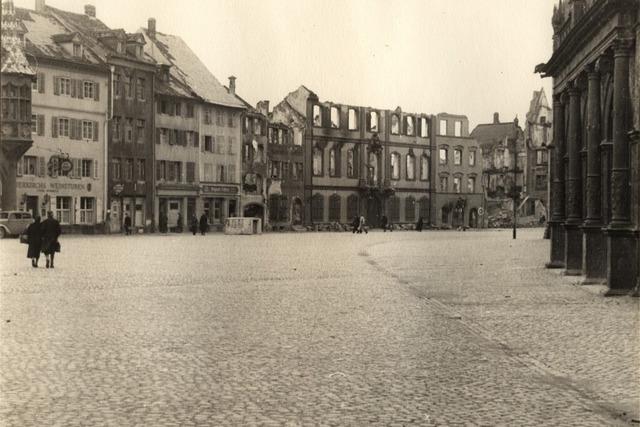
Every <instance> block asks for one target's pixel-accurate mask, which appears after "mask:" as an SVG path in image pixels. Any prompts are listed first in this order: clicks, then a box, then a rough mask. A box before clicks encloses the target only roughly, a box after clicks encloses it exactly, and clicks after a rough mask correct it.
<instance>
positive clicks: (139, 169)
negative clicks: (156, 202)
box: [136, 159, 147, 181]
mask: <svg viewBox="0 0 640 427" xmlns="http://www.w3.org/2000/svg"><path fill="white" fill-rule="evenodd" d="M136 179H137V180H138V181H145V180H146V179H147V172H146V169H145V161H144V159H137V160H136Z"/></svg>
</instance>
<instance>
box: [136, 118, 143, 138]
mask: <svg viewBox="0 0 640 427" xmlns="http://www.w3.org/2000/svg"><path fill="white" fill-rule="evenodd" d="M144 138H145V134H144V120H142V119H137V120H136V141H137V142H138V143H139V144H144Z"/></svg>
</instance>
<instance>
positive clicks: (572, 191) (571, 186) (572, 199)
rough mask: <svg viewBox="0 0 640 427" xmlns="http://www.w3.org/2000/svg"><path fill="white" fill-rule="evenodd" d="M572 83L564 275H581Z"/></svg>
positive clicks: (576, 104) (573, 90)
mask: <svg viewBox="0 0 640 427" xmlns="http://www.w3.org/2000/svg"><path fill="white" fill-rule="evenodd" d="M577 83H578V82H577V81H576V82H573V83H572V85H571V87H570V88H569V126H568V137H567V156H568V158H569V165H568V168H569V170H568V172H569V173H568V178H567V183H566V188H567V195H566V197H567V219H566V221H565V223H564V228H565V245H564V248H565V252H564V256H565V269H566V270H565V274H567V275H569V276H577V275H580V274H582V230H581V228H580V226H581V225H582V209H581V207H582V197H581V195H582V189H581V184H582V182H581V174H580V163H581V157H580V139H579V138H580V124H581V123H580V88H579V87H578V84H577Z"/></svg>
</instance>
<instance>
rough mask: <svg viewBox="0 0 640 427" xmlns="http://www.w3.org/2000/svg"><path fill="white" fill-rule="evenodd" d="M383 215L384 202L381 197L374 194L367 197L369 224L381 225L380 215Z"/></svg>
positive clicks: (372, 225) (371, 225)
mask: <svg viewBox="0 0 640 427" xmlns="http://www.w3.org/2000/svg"><path fill="white" fill-rule="evenodd" d="M381 216H382V203H381V202H380V199H379V198H377V197H375V196H373V197H370V198H368V199H367V224H368V225H369V227H371V228H377V227H380V217H381Z"/></svg>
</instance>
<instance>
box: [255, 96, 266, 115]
mask: <svg viewBox="0 0 640 427" xmlns="http://www.w3.org/2000/svg"><path fill="white" fill-rule="evenodd" d="M256 109H257V110H258V111H259V112H260V114H264V115H265V116H268V115H269V101H268V100H264V101H258V105H256Z"/></svg>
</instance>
